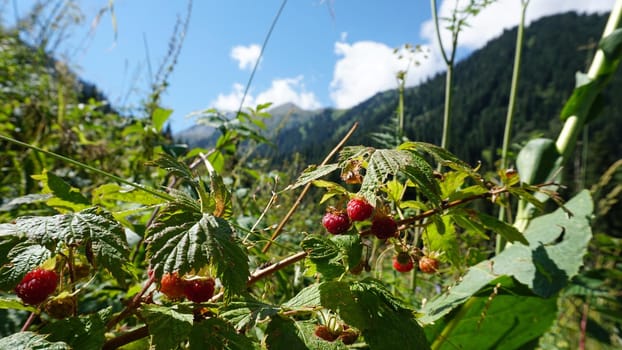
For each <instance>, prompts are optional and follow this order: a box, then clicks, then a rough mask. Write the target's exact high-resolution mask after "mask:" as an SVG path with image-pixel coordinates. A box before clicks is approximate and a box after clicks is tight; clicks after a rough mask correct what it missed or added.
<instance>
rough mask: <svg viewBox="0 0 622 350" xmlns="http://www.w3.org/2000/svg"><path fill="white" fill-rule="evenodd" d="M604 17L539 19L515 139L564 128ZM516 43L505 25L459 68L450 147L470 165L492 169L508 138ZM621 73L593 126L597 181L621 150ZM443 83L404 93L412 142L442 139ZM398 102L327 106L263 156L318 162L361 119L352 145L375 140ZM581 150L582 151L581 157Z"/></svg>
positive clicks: (526, 62)
mask: <svg viewBox="0 0 622 350" xmlns="http://www.w3.org/2000/svg"><path fill="white" fill-rule="evenodd" d="M605 21H606V16H605V15H582V14H576V13H567V14H562V15H556V16H551V17H546V18H542V19H540V20H538V21H536V22H534V23H532V24H531V25H530V26H529V27H528V28H527V29H526V31H525V46H524V50H523V63H522V65H521V76H520V82H519V88H518V99H517V108H516V115H515V122H514V126H513V127H514V129H513V135H514V137H513V141H514V142H515V143H518V144H522V143H525V142H526V141H527V140H528V139H529V138H530V137H533V136H535V135H544V136H548V137H553V138H554V137H556V135H557V133H558V132H559V130H560V128H561V121H560V119H559V113H560V111H561V108H562V106H563V104H564V102H565V101H566V99H567V98H568V97H569V96H570V94H571V91H572V89H573V87H574V83H575V73H576V72H577V71H584V70H585V69H586V66H587V65H588V64H589V62H590V60H591V55H592V54H593V52H595V49H596V45H597V42H598V40H599V39H600V35H601V33H602V30H603V27H604V24H605ZM515 40H516V28H514V29H512V30H506V31H505V32H504V33H503V34H502V35H501V36H500V37H498V38H496V39H494V40H491V41H490V42H489V43H488V44H487V45H486V46H485V47H483V48H482V49H480V50H478V51H476V52H474V53H473V54H471V55H470V56H469V57H468V58H467V59H465V60H463V61H461V62H460V63H459V64H458V65H457V67H456V69H455V73H454V76H455V86H454V89H455V90H454V91H455V93H454V107H453V111H452V112H453V123H452V128H451V143H450V146H449V148H450V150H451V151H452V152H454V153H456V154H457V155H458V156H459V157H461V158H463V159H465V160H467V161H469V162H471V163H473V164H475V163H476V162H478V161H482V162H483V163H484V165H485V166H491V165H492V162H494V161H495V160H496V159H498V158H499V157H498V156H497V155H496V150H497V149H498V148H500V147H501V142H502V138H503V127H504V123H505V115H506V109H507V102H508V96H509V90H510V80H511V74H512V62H513V55H514V47H515ZM621 78H622V77H621V75H620V74H617V75H616V76H615V77H614V79H613V81H612V82H611V84H610V85H609V86H608V88H607V89H606V91H605V96H604V97H605V98H604V101H605V106H604V108H603V110H602V112H601V115H600V116H599V118H597V119H596V120H594V121H593V122H591V123H590V124H589V128H588V130H589V138H588V140H589V143H588V145H589V154H590V162H589V164H587V169H586V170H587V172H588V178H590V179H592V180H593V179H594V178H595V177H596V176H597V174H598V173H599V171H600V172H602V169H604V168H605V167H606V166H608V165H610V164H611V163H612V162H613V161H615V159H617V158H619V157H620V155H622V142H620V139H621V138H622V136H621V134H622V132H621V131H622V99H620V98H618V97H617V96H618V95H619V93H620V91H622V79H621ZM444 83H445V76H444V74H439V75H437V76H435V77H433V78H432V79H430V80H428V81H427V82H425V83H423V84H421V85H419V86H417V87H414V88H410V89H407V90H406V91H405V114H406V118H405V119H406V122H405V129H406V135H407V137H408V138H409V139H411V140H418V141H427V142H432V143H435V144H440V141H441V128H442V113H443V102H444V100H443V98H444ZM397 101H398V93H397V90H391V91H386V92H383V93H379V94H377V95H376V96H374V97H372V98H370V99H369V100H367V101H365V102H363V103H361V104H360V105H358V106H356V107H354V108H352V109H349V110H346V111H336V110H331V109H326V110H322V111H320V112H318V114H317V115H315V116H314V117H313V118H308V119H307V121H306V122H305V123H301V124H298V125H295V126H293V127H285V128H284V129H283V130H282V131H281V132H280V133H279V134H278V135H277V136H276V137H275V143H276V145H277V147H276V148H275V149H271V150H269V151H267V153H266V154H267V155H269V156H270V157H272V158H273V161H274V162H282V161H285V160H287V159H290V158H291V156H292V155H293V154H294V153H300V154H301V155H302V156H303V159H305V160H306V161H308V162H318V161H319V160H320V159H321V158H322V157H324V155H325V154H327V152H329V150H330V148H332V147H333V146H334V145H335V144H336V143H337V142H338V141H339V140H340V138H341V137H342V136H343V135H344V133H345V131H346V130H347V129H348V128H350V126H351V125H352V124H353V123H354V122H359V128H358V130H357V132H356V133H355V135H354V136H353V137H352V138H351V139H350V141H349V144H366V145H369V144H372V145H373V138H371V137H370V136H371V134H372V133H373V132H377V131H378V128H379V126H382V125H387V124H390V123H391V119H392V118H393V117H394V116H395V111H396V106H397ZM482 150H483V151H482ZM514 150H515V151H516V150H517V148H516V147H515V148H514ZM580 151H581V150H580V148H577V154H580ZM575 164H579V160H577V162H575ZM579 165H580V164H579ZM571 166H572V165H571ZM568 171H570V170H568ZM570 175H571V176H574V175H572V174H570Z"/></svg>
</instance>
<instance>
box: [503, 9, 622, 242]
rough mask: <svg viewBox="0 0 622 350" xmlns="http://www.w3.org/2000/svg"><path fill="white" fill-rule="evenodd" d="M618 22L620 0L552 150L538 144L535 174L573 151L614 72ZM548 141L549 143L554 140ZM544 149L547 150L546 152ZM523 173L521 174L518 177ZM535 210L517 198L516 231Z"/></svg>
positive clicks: (621, 36)
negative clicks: (607, 45) (605, 47)
mask: <svg viewBox="0 0 622 350" xmlns="http://www.w3.org/2000/svg"><path fill="white" fill-rule="evenodd" d="M621 24H622V0H616V2H615V4H614V5H613V8H612V10H611V12H610V14H609V19H608V20H607V24H606V25H605V29H604V30H603V35H602V38H601V42H600V48H599V50H598V51H597V52H596V54H595V56H594V59H593V60H592V64H591V65H590V68H589V70H588V72H587V74H585V75H583V76H579V75H578V78H579V79H578V83H577V86H576V87H575V89H574V91H573V94H572V95H571V96H570V98H569V100H568V101H567V102H566V105H565V106H564V108H563V110H562V117H564V116H565V117H566V118H565V122H564V125H563V127H562V130H561V131H560V133H559V135H558V137H557V140H556V141H555V142H554V144H552V148H553V150H550V149H544V147H540V149H538V151H541V152H542V153H541V155H542V159H539V160H537V161H536V160H534V162H536V164H533V165H532V168H531V169H529V172H532V173H533V174H535V173H537V172H542V171H539V170H544V169H546V168H549V169H550V170H551V171H550V172H548V173H549V177H550V176H551V175H555V174H557V173H559V170H560V168H561V166H562V165H563V164H564V163H566V162H567V161H568V159H569V158H570V156H571V155H572V153H573V152H574V149H575V145H576V141H577V138H578V137H579V135H580V134H581V132H582V130H583V128H584V126H585V123H586V121H587V119H588V117H589V113H590V110H591V109H592V106H593V105H594V104H595V102H596V100H597V97H598V95H599V93H600V92H601V91H602V90H603V88H604V87H605V86H606V84H607V82H608V81H609V80H610V79H611V77H612V76H613V73H615V72H616V71H617V69H618V65H619V63H620V58H621V57H622V28H621ZM605 41H608V44H609V47H608V48H607V49H608V53H605V51H604V50H603V42H605ZM545 141H546V140H545ZM550 142H551V143H552V142H553V141H550ZM551 151H552V152H555V153H556V155H555V156H556V159H552V158H551V154H550V153H551ZM521 152H522V151H521ZM545 152H549V154H545ZM519 172H521V169H519ZM533 174H532V175H533ZM523 175H524V174H521V179H522V178H523ZM531 180H534V179H531ZM547 180H549V179H535V181H536V182H538V181H547ZM543 199H546V197H543ZM534 212H535V210H534V208H533V206H531V205H529V204H528V203H527V202H525V201H520V202H519V204H518V210H517V213H516V220H515V223H514V226H515V227H516V228H517V229H518V230H519V231H521V232H522V231H524V230H525V228H527V226H528V225H529V222H530V221H531V219H532V218H533V216H534Z"/></svg>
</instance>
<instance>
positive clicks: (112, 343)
mask: <svg viewBox="0 0 622 350" xmlns="http://www.w3.org/2000/svg"><path fill="white" fill-rule="evenodd" d="M147 336H149V328H148V327H147V326H142V327H140V328H136V329H134V330H132V331H129V332H127V333H123V334H121V335H119V336H118V337H114V338H112V339H110V340H108V341H107V342H105V343H104V345H103V346H102V350H113V349H118V348H119V347H121V346H123V345H125V344H129V343H131V342H134V341H137V340H139V339H142V338H145V337H147Z"/></svg>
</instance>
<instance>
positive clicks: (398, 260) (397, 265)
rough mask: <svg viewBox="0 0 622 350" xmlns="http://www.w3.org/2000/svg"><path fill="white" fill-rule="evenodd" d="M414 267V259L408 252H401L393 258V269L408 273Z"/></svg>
mask: <svg viewBox="0 0 622 350" xmlns="http://www.w3.org/2000/svg"><path fill="white" fill-rule="evenodd" d="M414 265H415V264H414V262H413V258H412V257H411V256H410V254H408V253H406V252H399V253H398V254H397V255H396V256H394V257H393V268H394V269H395V270H397V271H399V272H408V271H410V270H412V269H413V267H414Z"/></svg>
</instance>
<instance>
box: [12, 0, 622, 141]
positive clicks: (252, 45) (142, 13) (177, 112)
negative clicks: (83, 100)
mask: <svg viewBox="0 0 622 350" xmlns="http://www.w3.org/2000/svg"><path fill="white" fill-rule="evenodd" d="M282 1H283V0H227V1H213V0H194V1H193V4H192V11H191V14H190V22H189V27H188V31H187V33H186V36H185V41H184V45H183V47H182V50H181V54H180V56H179V59H178V62H177V64H176V66H175V68H174V71H173V72H172V74H171V76H170V79H169V87H168V90H167V91H166V92H165V94H164V95H163V98H162V104H163V106H164V107H166V108H171V109H173V110H174V113H173V115H172V117H171V123H172V124H171V125H172V128H173V130H174V131H180V130H182V129H184V128H187V127H190V126H191V125H192V123H193V120H192V119H191V118H188V117H187V116H188V115H189V114H190V113H191V112H193V111H199V110H203V109H206V108H210V107H216V108H219V109H222V110H234V109H237V106H238V105H239V103H240V97H241V94H242V90H243V89H244V86H245V84H246V82H247V81H248V79H249V76H250V74H251V70H252V67H253V65H254V63H255V62H256V58H257V55H258V53H259V48H260V46H261V44H262V43H263V41H264V39H265V37H266V34H267V32H268V29H269V27H270V24H271V23H272V20H273V19H274V17H275V15H276V13H277V11H278V9H279V7H280V6H281V4H282ZM455 1H459V0H439V1H438V6H439V12H440V14H441V16H447V15H449V13H450V12H451V10H452V9H453V6H454V5H455ZM33 2H34V1H32V0H20V1H13V2H8V1H7V2H5V4H4V7H5V11H3V12H4V21H5V23H10V21H11V18H7V14H11V15H12V14H13V13H14V11H13V10H14V8H13V6H12V4H11V3H13V4H15V3H17V4H18V5H17V6H18V8H17V11H18V14H25V13H27V11H28V10H29V8H30V6H31V5H32V3H33ZM74 2H76V3H77V4H79V7H80V9H81V16H82V17H81V18H82V21H81V23H79V24H78V25H76V26H75V27H73V30H72V32H71V36H69V37H68V38H66V39H65V41H64V42H63V44H62V45H61V46H60V47H59V48H57V49H56V51H55V52H56V54H57V55H60V56H62V57H64V58H65V59H66V60H68V61H69V62H70V65H71V66H72V67H73V69H74V70H75V71H76V72H78V73H79V75H80V76H81V77H82V78H83V79H84V80H86V81H89V82H91V83H94V84H96V85H97V86H98V87H99V88H100V89H101V90H102V91H103V92H104V93H105V94H106V95H107V96H108V98H109V99H110V101H111V103H112V104H113V105H114V106H115V107H127V108H131V107H137V106H138V105H139V104H140V102H141V100H143V99H144V98H145V97H146V96H147V94H148V93H149V85H150V81H151V76H150V70H149V68H148V67H149V64H148V63H150V65H151V68H152V69H151V72H152V73H151V74H155V71H156V70H157V69H158V67H159V66H160V64H161V62H162V61H163V59H164V58H165V57H166V52H167V50H168V45H169V39H170V37H171V35H172V33H173V29H174V26H175V23H176V21H177V20H178V19H180V18H181V19H183V18H184V17H185V16H186V13H187V8H188V3H187V1H185V0H174V1H173V0H114V1H112V3H113V5H114V12H113V13H114V16H111V11H109V8H108V6H109V0H74ZM613 2H614V0H591V1H584V0H531V1H530V3H529V7H528V11H527V15H528V21H532V20H534V19H537V18H539V17H542V16H543V15H548V14H553V13H559V12H565V11H568V10H578V11H581V12H583V11H588V12H594V11H597V12H603V11H607V10H609V9H611V7H612V6H613ZM464 3H466V1H464V0H463V1H459V6H461V5H462V4H464ZM519 4H520V1H519V0H499V1H497V2H496V3H494V4H493V5H492V6H490V7H488V8H486V9H485V10H484V11H482V12H481V13H480V14H479V15H478V16H477V17H475V18H472V19H471V20H470V24H471V26H470V28H468V29H467V30H466V31H465V32H463V33H462V34H461V37H460V42H461V47H460V51H459V52H460V54H461V56H464V55H466V54H468V53H469V52H470V51H471V50H474V49H477V48H479V47H481V46H483V45H484V44H485V43H486V42H487V41H488V40H490V39H492V38H494V37H496V36H498V35H499V34H501V32H502V31H503V29H504V28H508V27H511V26H514V25H516V23H517V22H518V20H519ZM7 9H10V10H11V11H6V10H7ZM102 11H103V12H102ZM98 14H99V16H98ZM8 17H11V16H8ZM96 19H97V20H98V21H96ZM430 19H431V13H430V2H429V1H427V0H390V1H379V0H373V1H372V0H289V1H287V3H286V5H285V7H284V10H283V12H282V14H281V17H280V18H279V20H278V22H277V23H276V27H275V29H274V32H273V34H272V37H271V39H270V41H269V42H268V45H267V47H266V51H265V53H264V57H263V59H262V60H261V62H260V63H259V67H258V70H257V72H256V75H255V79H254V81H253V84H252V85H251V88H250V93H249V96H248V97H247V99H246V102H247V105H249V104H250V105H256V104H257V103H264V102H268V101H270V102H274V103H275V105H278V104H282V103H285V102H294V103H296V104H298V105H299V106H301V107H303V108H307V109H313V108H321V107H337V108H348V107H351V106H353V105H356V104H357V103H359V102H362V101H363V100H365V99H367V98H369V97H371V96H372V95H374V94H375V93H377V92H379V91H382V90H386V89H391V88H395V87H396V86H397V85H396V84H397V82H396V80H395V73H396V72H397V71H398V70H403V69H406V68H408V85H415V84H417V83H419V82H421V81H422V80H425V79H426V78H427V77H429V76H431V75H433V74H435V73H437V72H439V71H441V70H442V69H443V62H442V60H441V56H440V53H439V51H438V46H437V43H436V41H435V36H434V32H433V27H432V23H431V20H430ZM444 38H445V40H447V34H444ZM145 42H146V43H147V45H145ZM406 43H410V44H413V45H422V48H423V49H424V52H420V53H417V54H416V55H415V56H412V59H410V60H409V59H407V58H403V59H401V60H400V59H398V57H397V55H395V54H394V53H393V49H394V48H397V47H400V46H403V45H404V44H406ZM147 47H148V52H147ZM408 57H410V56H408ZM414 61H418V62H419V65H418V66H414V65H412V64H410V65H409V62H410V63H412V62H414Z"/></svg>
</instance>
